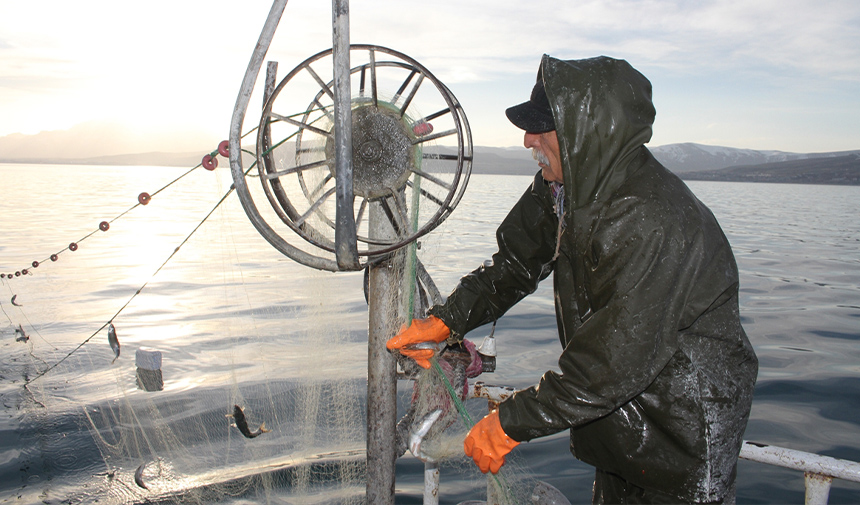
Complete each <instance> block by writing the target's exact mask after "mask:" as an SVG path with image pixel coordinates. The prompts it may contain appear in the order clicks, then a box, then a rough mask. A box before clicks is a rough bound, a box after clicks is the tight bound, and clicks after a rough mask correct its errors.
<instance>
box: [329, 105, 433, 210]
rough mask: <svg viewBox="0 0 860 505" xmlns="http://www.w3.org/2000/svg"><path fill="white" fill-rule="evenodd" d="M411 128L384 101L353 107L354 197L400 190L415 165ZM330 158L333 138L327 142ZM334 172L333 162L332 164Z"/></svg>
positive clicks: (414, 149)
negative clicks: (377, 103)
mask: <svg viewBox="0 0 860 505" xmlns="http://www.w3.org/2000/svg"><path fill="white" fill-rule="evenodd" d="M416 149H417V147H415V146H413V144H412V136H411V135H410V129H409V127H408V126H407V125H406V121H404V120H402V119H401V118H400V113H399V111H397V110H392V109H391V107H390V106H386V104H384V103H381V102H380V103H379V105H377V106H374V105H373V104H371V103H367V104H363V105H360V106H358V107H356V108H353V109H352V164H353V167H352V171H353V172H352V177H353V182H352V184H353V191H354V192H355V194H356V195H357V196H361V197H363V198H369V199H375V198H381V197H383V196H385V195H391V194H393V193H394V192H395V191H399V190H400V189H402V188H403V185H404V184H406V181H407V180H408V179H409V174H410V173H411V172H412V170H413V169H414V167H415V151H416ZM326 153H327V155H328V156H329V157H330V158H332V157H333V153H334V140H333V139H329V140H328V141H327V142H326ZM331 170H332V174H334V165H332V167H331Z"/></svg>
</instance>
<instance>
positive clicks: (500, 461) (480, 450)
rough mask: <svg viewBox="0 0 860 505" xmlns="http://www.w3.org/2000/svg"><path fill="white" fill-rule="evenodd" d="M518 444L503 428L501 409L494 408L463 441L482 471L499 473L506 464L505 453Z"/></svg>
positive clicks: (469, 454) (467, 454)
mask: <svg viewBox="0 0 860 505" xmlns="http://www.w3.org/2000/svg"><path fill="white" fill-rule="evenodd" d="M518 445H520V443H519V442H517V441H516V440H514V439H512V438H511V437H509V436H508V435H507V434H506V433H505V430H503V429H502V424H501V422H499V411H498V410H494V411H492V412H490V413H489V414H487V415H486V416H484V418H483V419H481V420H480V421H478V423H477V424H475V426H473V427H472V429H471V430H470V431H469V434H468V435H466V440H464V441H463V450H464V451H465V452H466V456H469V457H470V458H472V459H473V460H475V464H476V465H478V468H480V469H481V471H482V472H484V473H487V472H493V473H498V471H499V468H501V467H502V465H504V464H505V455H506V454H507V453H509V452H511V450H512V449H513V448H514V447H516V446H518Z"/></svg>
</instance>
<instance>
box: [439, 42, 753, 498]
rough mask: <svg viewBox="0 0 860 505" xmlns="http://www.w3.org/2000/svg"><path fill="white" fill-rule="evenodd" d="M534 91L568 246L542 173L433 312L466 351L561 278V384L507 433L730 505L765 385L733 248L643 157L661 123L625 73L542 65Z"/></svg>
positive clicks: (523, 408)
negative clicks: (470, 338)
mask: <svg viewBox="0 0 860 505" xmlns="http://www.w3.org/2000/svg"><path fill="white" fill-rule="evenodd" d="M539 78H542V79H543V81H544V85H545V88H546V92H547V96H548V97H549V101H550V105H551V106H552V109H553V115H554V117H555V124H556V128H557V130H556V131H557V134H558V140H559V145H560V151H561V156H562V164H563V167H564V191H565V205H564V215H563V218H562V219H563V223H562V224H563V227H562V228H561V235H560V239H557V236H558V231H559V218H558V217H557V215H556V212H555V211H554V209H553V199H552V197H551V194H550V189H549V187H548V185H547V183H546V182H545V181H544V180H543V178H542V177H541V176H540V174H539V173H538V175H537V176H536V177H535V180H534V183H533V184H532V186H531V187H530V188H529V190H528V191H526V193H525V194H524V195H523V196H522V198H521V199H520V200H519V202H517V204H516V205H515V206H514V208H513V209H512V210H511V212H510V213H509V214H508V216H507V217H506V218H505V220H504V222H503V223H502V224H501V225H500V226H499V229H498V230H497V240H498V245H499V251H498V252H497V253H496V254H495V255H493V262H492V264H490V265H485V266H482V267H481V268H479V269H477V270H475V271H474V272H472V273H470V274H468V275H466V276H465V277H463V278H462V279H461V281H460V283H459V285H458V286H457V288H456V289H455V290H454V291H453V292H452V293H451V295H450V296H449V297H448V299H447V301H446V302H445V304H443V305H440V306H436V307H434V308H433V309H431V311H430V312H431V313H433V314H435V315H436V316H438V317H440V318H441V319H442V320H443V321H444V322H445V323H446V324H447V325H448V327H449V328H451V330H452V338H453V339H462V336H463V335H465V334H466V333H467V332H469V331H470V330H472V329H474V328H476V327H478V326H480V325H483V324H486V323H488V322H491V321H495V320H496V319H498V318H499V317H501V316H502V315H503V314H504V313H505V312H506V311H507V310H508V309H509V308H510V307H512V306H513V305H514V304H515V303H517V302H518V301H519V300H521V299H522V298H523V297H525V296H526V295H528V294H530V293H532V292H534V291H535V289H537V285H538V283H539V282H540V281H541V280H542V279H544V278H546V277H547V276H548V275H549V274H550V273H551V272H552V273H553V274H554V288H555V308H556V318H557V321H558V329H559V339H560V340H561V345H562V348H563V349H564V350H563V352H562V354H561V358H560V359H559V369H560V373H559V372H555V371H548V372H546V373H545V374H544V375H543V377H542V378H541V379H540V382H539V383H538V384H537V385H536V386H533V387H530V388H528V389H525V390H522V391H519V392H517V393H516V394H515V395H514V396H513V397H512V398H511V399H509V400H507V401H505V402H503V403H502V404H501V406H500V407H499V414H500V419H501V424H502V427H503V428H504V430H505V432H506V433H507V434H508V435H509V436H510V437H512V438H513V439H515V440H518V441H526V440H530V439H533V438H536V437H541V436H546V435H550V434H553V433H557V432H559V431H562V430H566V429H569V430H570V440H571V452H572V453H573V454H574V456H576V457H577V458H578V459H580V460H582V461H584V462H586V463H589V464H591V465H593V466H595V467H597V468H599V469H601V470H604V471H607V472H612V473H615V474H617V475H619V476H621V477H622V478H624V479H625V480H627V481H629V482H631V483H632V484H635V485H637V486H640V487H643V488H645V489H653V490H656V491H659V492H662V493H667V494H670V495H672V496H675V497H677V498H678V499H679V501H685V502H708V501H719V500H722V498H723V497H724V496H725V494H726V492H727V491H728V488H729V486H730V485H731V484H732V482H733V481H734V473H735V468H736V464H737V458H738V453H739V451H740V447H741V442H742V435H743V432H744V429H745V427H746V423H747V419H748V416H749V411H750V404H751V402H752V394H753V386H754V384H755V379H756V374H757V371H758V361H757V359H756V356H755V353H754V351H753V349H752V346H751V345H750V343H749V341H748V340H747V337H746V335H745V333H744V330H743V328H742V327H741V324H740V317H739V313H738V271H737V266H736V264H735V260H734V256H733V255H732V251H731V248H730V246H729V243H728V241H727V240H726V237H725V235H724V234H723V232H722V230H721V229H720V226H719V225H718V224H717V221H716V219H715V218H714V216H713V214H711V212H710V210H708V209H707V208H706V207H705V206H704V205H703V204H702V203H701V202H700V201H699V200H698V199H696V197H695V196H694V195H693V194H692V193H691V192H690V190H689V189H688V188H687V187H686V185H685V184H684V183H683V182H681V180H680V179H679V178H678V177H676V176H675V175H673V174H672V173H670V172H669V171H668V170H666V169H665V168H664V167H663V166H662V165H660V163H659V162H657V161H656V160H655V159H654V157H653V156H652V155H651V153H650V152H649V151H648V149H647V148H646V147H645V146H644V144H645V143H646V142H648V141H649V140H650V138H651V125H652V123H653V120H654V114H655V111H654V107H653V105H652V103H651V84H650V82H648V80H647V79H646V78H645V77H644V76H643V75H641V74H640V73H639V72H637V71H636V70H635V69H633V68H632V67H631V66H630V65H629V64H628V63H627V62H625V61H623V60H614V59H611V58H607V57H599V58H593V59H586V60H572V61H562V60H558V59H555V58H552V57H549V56H546V55H545V56H544V57H543V60H542V62H541V69H540V73H539ZM557 245H558V257H557V258H555V259H554V257H555V255H556V246H557Z"/></svg>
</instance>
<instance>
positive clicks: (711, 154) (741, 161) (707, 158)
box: [650, 142, 860, 173]
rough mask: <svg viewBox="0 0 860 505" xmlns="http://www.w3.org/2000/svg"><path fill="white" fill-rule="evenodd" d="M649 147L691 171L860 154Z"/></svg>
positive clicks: (676, 168)
mask: <svg viewBox="0 0 860 505" xmlns="http://www.w3.org/2000/svg"><path fill="white" fill-rule="evenodd" d="M650 149H651V153H652V154H654V157H655V158H657V160H658V161H660V163H662V164H663V165H664V166H665V167H666V168H668V169H669V170H671V171H673V172H675V173H689V172H698V171H701V170H716V169H721V168H728V167H739V166H752V165H761V164H764V163H779V162H783V161H795V160H810V159H819V158H837V157H840V156H846V155H850V154H860V150H856V151H840V152H832V153H808V154H801V153H787V152H783V151H755V150H752V149H735V148H732V147H720V146H708V145H703V144H693V143H689V142H688V143H683V144H667V145H665V146H658V147H651V148H650Z"/></svg>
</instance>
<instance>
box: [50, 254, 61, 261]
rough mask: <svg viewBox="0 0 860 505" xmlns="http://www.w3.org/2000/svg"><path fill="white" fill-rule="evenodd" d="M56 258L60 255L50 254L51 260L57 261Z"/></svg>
mask: <svg viewBox="0 0 860 505" xmlns="http://www.w3.org/2000/svg"><path fill="white" fill-rule="evenodd" d="M58 259H60V257H59V256H57V255H56V254H52V255H51V261H57V260H58Z"/></svg>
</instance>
